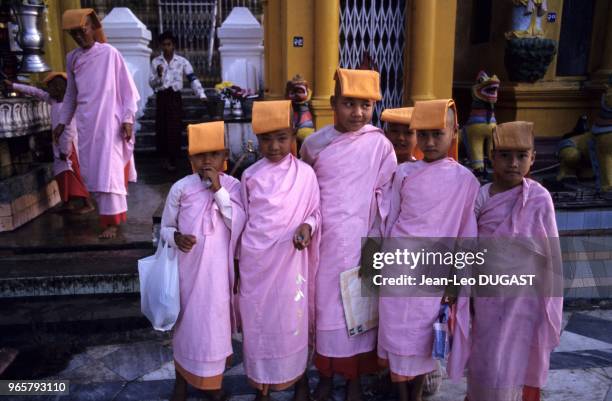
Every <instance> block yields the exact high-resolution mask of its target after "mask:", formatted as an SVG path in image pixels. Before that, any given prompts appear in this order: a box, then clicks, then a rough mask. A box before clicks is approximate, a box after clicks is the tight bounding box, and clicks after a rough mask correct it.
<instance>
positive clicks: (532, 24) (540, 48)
mask: <svg viewBox="0 0 612 401" xmlns="http://www.w3.org/2000/svg"><path fill="white" fill-rule="evenodd" d="M511 1H512V3H513V5H514V8H513V11H512V29H511V30H510V31H509V32H506V49H505V56H504V63H505V65H506V70H507V71H508V76H509V77H510V80H511V81H514V82H535V81H537V80H539V79H542V78H543V77H544V75H545V74H546V70H547V69H548V66H549V65H550V63H551V61H552V59H553V57H554V55H555V53H556V52H557V42H556V41H554V40H552V39H549V38H545V37H544V31H543V30H542V16H543V15H544V14H546V11H547V6H546V0H511Z"/></svg>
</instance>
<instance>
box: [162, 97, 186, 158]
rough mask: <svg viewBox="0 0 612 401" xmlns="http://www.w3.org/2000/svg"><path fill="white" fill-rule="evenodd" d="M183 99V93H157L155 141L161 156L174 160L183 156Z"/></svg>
mask: <svg viewBox="0 0 612 401" xmlns="http://www.w3.org/2000/svg"><path fill="white" fill-rule="evenodd" d="M182 131H183V99H182V98H181V92H175V91H173V90H172V89H166V90H163V91H159V92H157V97H156V105H155V139H156V142H157V151H158V152H159V154H160V155H162V156H165V157H167V158H169V159H170V160H174V159H176V158H177V157H179V156H180V155H181V132H182Z"/></svg>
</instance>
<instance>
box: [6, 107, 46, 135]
mask: <svg viewBox="0 0 612 401" xmlns="http://www.w3.org/2000/svg"><path fill="white" fill-rule="evenodd" d="M50 129H51V113H50V109H49V105H47V104H46V103H45V102H43V101H40V100H37V99H33V98H24V97H15V98H4V99H0V138H15V137H18V136H25V135H32V134H36V133H38V132H41V131H46V130H50Z"/></svg>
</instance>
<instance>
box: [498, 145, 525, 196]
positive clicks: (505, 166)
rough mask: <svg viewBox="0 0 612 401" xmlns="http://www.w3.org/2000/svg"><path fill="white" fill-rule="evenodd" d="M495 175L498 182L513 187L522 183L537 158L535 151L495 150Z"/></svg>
mask: <svg viewBox="0 0 612 401" xmlns="http://www.w3.org/2000/svg"><path fill="white" fill-rule="evenodd" d="M491 156H492V159H491V163H492V164H493V176H494V180H495V182H497V183H500V184H502V185H503V186H506V187H513V186H516V185H518V184H520V183H521V181H522V180H523V177H525V176H526V175H527V173H529V169H530V168H531V166H533V162H534V160H535V151H534V150H533V149H530V150H494V151H493V152H492V154H491Z"/></svg>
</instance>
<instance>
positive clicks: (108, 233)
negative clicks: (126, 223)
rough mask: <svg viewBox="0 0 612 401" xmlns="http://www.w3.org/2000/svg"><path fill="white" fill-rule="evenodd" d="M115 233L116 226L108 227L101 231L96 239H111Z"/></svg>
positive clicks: (117, 228) (117, 229)
mask: <svg viewBox="0 0 612 401" xmlns="http://www.w3.org/2000/svg"><path fill="white" fill-rule="evenodd" d="M117 231H119V227H118V226H108V227H106V228H105V229H104V231H102V233H101V234H100V235H98V238H100V239H112V238H115V237H116V236H117Z"/></svg>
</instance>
